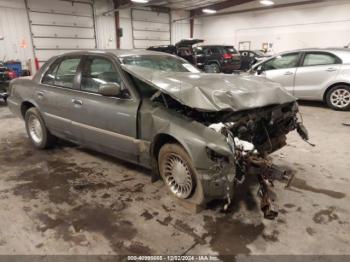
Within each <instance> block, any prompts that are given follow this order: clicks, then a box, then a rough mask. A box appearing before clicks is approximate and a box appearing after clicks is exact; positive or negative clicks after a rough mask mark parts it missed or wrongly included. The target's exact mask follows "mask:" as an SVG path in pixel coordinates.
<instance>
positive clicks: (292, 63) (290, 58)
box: [258, 52, 300, 93]
mask: <svg viewBox="0 0 350 262" xmlns="http://www.w3.org/2000/svg"><path fill="white" fill-rule="evenodd" d="M299 61H300V53H299V52H295V53H288V54H283V55H280V56H277V57H274V58H272V59H270V60H268V61H266V62H265V63H263V64H261V65H260V66H259V67H258V71H260V72H261V73H260V75H261V76H262V77H266V78H267V79H269V80H272V81H274V82H277V83H280V84H281V85H282V86H283V87H284V88H285V89H286V90H287V91H289V92H290V93H293V90H294V81H295V74H296V71H297V67H298V65H299ZM259 68H260V70H259Z"/></svg>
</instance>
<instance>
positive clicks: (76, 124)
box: [44, 113, 148, 144]
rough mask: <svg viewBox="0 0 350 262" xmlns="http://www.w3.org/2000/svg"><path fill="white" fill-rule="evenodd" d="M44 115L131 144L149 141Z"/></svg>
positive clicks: (47, 114)
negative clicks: (127, 141)
mask: <svg viewBox="0 0 350 262" xmlns="http://www.w3.org/2000/svg"><path fill="white" fill-rule="evenodd" d="M44 114H45V115H46V116H48V117H51V118H54V119H57V120H61V121H64V122H67V123H68V122H69V123H71V124H72V125H75V126H78V127H82V128H85V129H89V130H92V131H95V132H97V133H101V134H105V135H109V136H114V137H117V138H120V139H124V140H129V141H130V142H132V143H135V144H140V143H144V142H148V141H144V140H140V139H136V138H133V137H131V136H126V135H122V134H118V133H115V132H112V131H108V130H104V129H101V128H97V127H93V126H90V125H86V124H82V123H78V122H75V121H72V120H69V119H67V118H63V117H60V116H56V115H53V114H49V113H44Z"/></svg>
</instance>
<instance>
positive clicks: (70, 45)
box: [26, 0, 96, 64]
mask: <svg viewBox="0 0 350 262" xmlns="http://www.w3.org/2000/svg"><path fill="white" fill-rule="evenodd" d="M26 5H27V11H28V17H29V24H30V29H31V33H32V40H33V46H34V54H35V57H36V58H37V59H38V60H39V63H40V64H43V63H44V62H45V61H47V60H48V59H49V58H50V57H52V56H54V55H57V54H59V53H63V52H68V51H74V50H87V49H94V48H96V37H95V35H96V34H95V23H94V12H93V4H92V1H90V0H79V1H69V0H46V1H45V3H44V1H42V0H26Z"/></svg>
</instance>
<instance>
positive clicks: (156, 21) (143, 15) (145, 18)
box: [131, 9, 171, 48]
mask: <svg viewBox="0 0 350 262" xmlns="http://www.w3.org/2000/svg"><path fill="white" fill-rule="evenodd" d="M170 21H171V20H170V13H165V12H155V11H151V10H141V9H131V22H132V36H133V46H134V48H147V47H150V46H153V45H169V44H170V42H171V38H170V36H171V31H170Z"/></svg>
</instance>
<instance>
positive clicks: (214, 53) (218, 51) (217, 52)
mask: <svg viewBox="0 0 350 262" xmlns="http://www.w3.org/2000/svg"><path fill="white" fill-rule="evenodd" d="M210 51H211V53H212V54H213V55H218V54H220V53H221V52H220V49H219V48H216V47H212V48H210Z"/></svg>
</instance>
